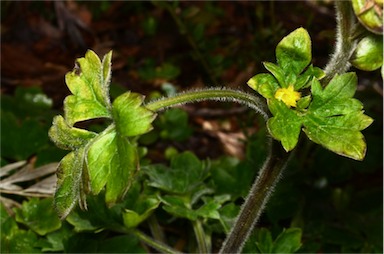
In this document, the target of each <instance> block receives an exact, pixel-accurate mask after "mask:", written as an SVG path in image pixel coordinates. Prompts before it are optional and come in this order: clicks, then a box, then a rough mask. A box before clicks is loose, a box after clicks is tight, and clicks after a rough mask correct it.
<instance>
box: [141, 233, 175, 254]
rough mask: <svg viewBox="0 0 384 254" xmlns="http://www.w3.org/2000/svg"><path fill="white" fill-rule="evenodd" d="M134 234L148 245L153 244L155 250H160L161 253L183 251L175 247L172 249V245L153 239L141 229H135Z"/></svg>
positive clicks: (173, 253) (170, 253) (172, 253)
mask: <svg viewBox="0 0 384 254" xmlns="http://www.w3.org/2000/svg"><path fill="white" fill-rule="evenodd" d="M134 234H135V235H136V236H137V237H138V238H139V239H140V240H141V241H142V242H144V243H145V244H147V245H148V246H151V247H152V248H154V249H155V250H157V251H159V252H160V253H168V254H181V253H182V252H179V251H177V250H175V249H172V248H171V247H169V246H167V245H165V244H163V243H161V242H159V241H156V240H154V239H152V238H151V237H149V236H147V235H146V234H144V233H143V232H141V231H139V230H135V231H134Z"/></svg>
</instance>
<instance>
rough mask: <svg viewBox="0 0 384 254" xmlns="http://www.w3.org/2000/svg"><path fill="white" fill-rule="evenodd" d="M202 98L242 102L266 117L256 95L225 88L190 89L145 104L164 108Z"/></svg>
mask: <svg viewBox="0 0 384 254" xmlns="http://www.w3.org/2000/svg"><path fill="white" fill-rule="evenodd" d="M203 100H213V101H223V102H225V101H227V102H237V103H240V104H244V105H246V106H248V107H250V108H252V109H253V110H255V111H256V112H258V113H260V114H261V115H262V116H263V117H264V119H265V120H267V119H268V113H267V110H266V106H265V103H264V102H263V101H262V100H261V99H260V98H259V97H256V96H253V95H251V94H248V93H245V92H242V91H238V90H232V89H225V88H210V89H204V90H192V91H187V92H184V93H180V94H177V95H175V96H172V97H167V98H162V99H159V100H156V101H152V102H149V103H148V104H146V105H145V107H146V108H148V109H150V110H153V111H160V110H164V109H166V108H169V107H174V106H180V105H183V104H186V103H192V102H198V101H203Z"/></svg>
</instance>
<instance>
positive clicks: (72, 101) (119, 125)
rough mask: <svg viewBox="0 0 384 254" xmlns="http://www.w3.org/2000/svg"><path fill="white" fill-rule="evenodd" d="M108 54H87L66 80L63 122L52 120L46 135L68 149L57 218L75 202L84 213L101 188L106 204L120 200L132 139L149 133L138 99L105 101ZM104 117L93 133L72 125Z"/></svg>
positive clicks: (133, 158) (149, 117) (133, 157)
mask: <svg viewBox="0 0 384 254" xmlns="http://www.w3.org/2000/svg"><path fill="white" fill-rule="evenodd" d="M111 58H112V52H109V53H108V54H107V55H105V56H104V58H103V60H102V61H101V60H100V59H99V57H98V56H97V55H96V54H95V53H94V52H93V51H88V52H87V53H86V55H85V57H84V58H79V59H77V62H76V66H75V69H74V70H73V71H72V72H70V73H68V74H67V75H66V83H67V86H68V88H69V90H70V91H71V92H72V95H69V96H67V97H66V99H65V101H64V117H63V116H56V117H55V118H54V120H53V125H52V127H51V129H50V130H49V136H50V138H51V140H52V141H53V142H54V143H55V144H56V145H57V146H58V147H60V148H62V149H66V150H71V152H70V153H69V154H68V155H66V156H65V157H64V158H63V159H62V160H61V162H60V165H59V168H58V186H57V191H56V194H55V202H54V203H55V207H56V209H57V211H58V213H59V214H60V216H61V217H62V218H64V217H66V216H67V215H68V214H69V212H70V211H71V210H72V209H73V207H74V205H75V204H76V202H79V204H80V206H81V207H82V208H84V209H85V208H86V207H87V206H86V198H85V197H86V195H87V194H88V193H92V194H95V195H96V194H98V193H100V191H101V190H102V189H103V188H104V187H105V188H106V192H105V200H106V202H107V203H108V204H109V205H113V204H115V203H116V202H117V201H118V200H121V199H122V197H123V196H124V195H125V193H126V192H127V190H128V189H129V187H130V185H131V183H132V180H133V178H134V175H135V174H136V172H137V170H138V167H139V165H138V164H139V157H138V152H137V145H136V138H135V137H136V136H138V135H141V134H144V133H146V132H148V131H149V130H151V128H152V126H151V122H152V121H153V120H154V118H155V116H156V114H154V113H153V112H151V111H150V110H148V109H146V108H144V107H143V106H142V102H143V97H142V96H141V95H139V94H136V93H131V92H127V93H124V94H122V95H120V96H119V97H117V98H116V99H115V100H114V101H113V103H111V102H110V99H109V84H110V79H111ZM95 118H105V119H108V120H109V121H111V122H112V123H111V124H110V125H109V126H108V127H107V128H106V129H105V130H104V131H102V132H100V133H95V132H92V131H88V130H85V129H80V128H77V127H76V126H75V124H76V123H78V122H82V121H86V120H91V119H95Z"/></svg>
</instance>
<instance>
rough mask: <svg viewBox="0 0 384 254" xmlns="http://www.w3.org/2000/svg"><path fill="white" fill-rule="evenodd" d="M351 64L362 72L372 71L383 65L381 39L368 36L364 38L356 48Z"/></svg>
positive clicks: (376, 36)
mask: <svg viewBox="0 0 384 254" xmlns="http://www.w3.org/2000/svg"><path fill="white" fill-rule="evenodd" d="M351 63H352V65H353V66H354V67H356V68H358V69H360V70H364V71H374V70H376V69H379V68H380V67H381V66H382V65H383V37H382V36H380V35H373V34H370V35H368V36H366V37H364V38H363V39H362V40H361V41H360V42H359V43H358V44H357V47H356V50H355V51H354V53H353V55H352V57H351Z"/></svg>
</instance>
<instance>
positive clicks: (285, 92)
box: [275, 85, 301, 107]
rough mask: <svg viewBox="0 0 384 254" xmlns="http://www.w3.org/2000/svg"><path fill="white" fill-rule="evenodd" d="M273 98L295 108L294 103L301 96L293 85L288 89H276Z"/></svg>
mask: <svg viewBox="0 0 384 254" xmlns="http://www.w3.org/2000/svg"><path fill="white" fill-rule="evenodd" d="M275 98H276V99H278V100H279V101H283V102H284V103H285V105H287V106H289V107H296V102H297V101H298V100H300V98H301V94H300V93H299V92H296V91H295V89H294V88H293V85H290V86H289V87H288V88H279V89H277V91H276V93H275Z"/></svg>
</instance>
